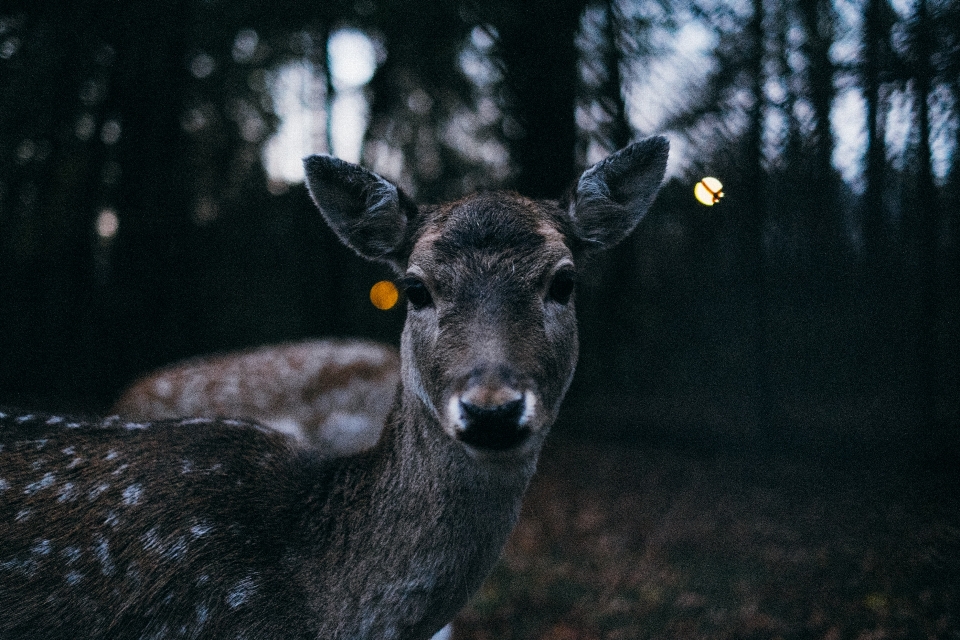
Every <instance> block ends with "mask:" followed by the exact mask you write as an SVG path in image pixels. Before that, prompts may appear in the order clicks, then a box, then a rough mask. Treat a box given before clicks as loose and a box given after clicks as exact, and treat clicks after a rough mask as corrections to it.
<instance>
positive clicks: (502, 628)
mask: <svg viewBox="0 0 960 640" xmlns="http://www.w3.org/2000/svg"><path fill="white" fill-rule="evenodd" d="M894 466H895V467H896V468H892V467H894ZM958 469H960V467H958ZM958 469H954V470H949V469H948V470H945V471H944V470H938V472H937V473H934V474H930V473H927V470H925V469H923V467H922V466H920V465H916V464H913V465H911V464H902V465H890V464H878V463H877V462H873V463H865V462H862V461H849V460H848V461H845V462H838V461H837V460H832V461H827V460H823V459H805V460H799V461H798V460H791V459H789V458H787V457H783V458H778V457H777V456H773V455H769V454H767V455H760V454H757V453H752V454H749V455H748V454H744V455H742V456H738V455H736V454H734V453H730V452H727V453H725V454H716V453H702V452H701V453H683V452H680V451H677V450H664V449H657V448H642V447H635V448H624V447H618V446H613V445H597V444H586V443H581V442H576V441H571V440H569V439H566V440H565V439H562V438H561V439H554V440H552V441H550V442H549V444H548V446H547V448H546V449H545V451H544V454H543V456H542V458H541V463H540V467H539V470H538V472H537V475H536V477H535V478H534V481H533V483H532V485H531V487H530V492H529V493H528V495H527V498H526V501H525V503H524V508H523V512H522V515H521V518H520V522H519V524H518V526H517V528H516V530H515V531H514V533H513V535H512V536H511V538H510V540H509V542H508V543H507V546H506V549H505V552H504V555H503V558H502V560H501V562H500V563H499V564H498V565H497V567H496V569H495V570H494V571H493V574H492V575H491V576H490V578H489V579H488V580H487V582H486V583H485V584H484V586H483V587H482V589H481V591H480V592H479V593H478V594H477V596H476V597H475V598H474V599H473V601H472V602H471V604H470V605H469V606H468V607H467V608H466V609H465V610H464V611H463V612H461V614H460V615H459V616H458V618H457V619H456V622H455V625H454V639H455V640H511V639H518V640H519V639H523V640H595V639H596V640H600V639H610V640H613V639H634V638H638V639H639V638H650V639H654V638H656V639H661V638H664V639H665V638H771V639H772V638H784V639H786V638H818V639H824V640H840V639H846V638H850V639H855V640H877V639H880V638H960V492H958V491H957V488H958V484H957V482H956V477H954V476H953V474H960V470H958Z"/></svg>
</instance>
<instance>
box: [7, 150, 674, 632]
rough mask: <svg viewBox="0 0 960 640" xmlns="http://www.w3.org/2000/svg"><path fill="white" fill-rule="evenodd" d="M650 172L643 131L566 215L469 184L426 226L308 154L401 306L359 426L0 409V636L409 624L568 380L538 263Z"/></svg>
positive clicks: (563, 256)
mask: <svg viewBox="0 0 960 640" xmlns="http://www.w3.org/2000/svg"><path fill="white" fill-rule="evenodd" d="M665 164H666V141H665V140H662V139H654V140H648V141H645V142H641V143H638V144H636V145H633V146H632V147H628V148H627V149H625V150H623V151H621V152H619V153H618V154H615V155H614V156H611V158H610V159H608V160H607V161H604V162H602V163H600V164H599V165H597V166H595V167H594V168H592V169H590V170H589V171H587V172H586V173H585V174H584V176H583V177H582V178H581V180H580V183H579V186H578V188H577V192H576V201H577V202H578V204H576V205H574V206H572V207H571V208H570V210H569V211H567V210H565V209H562V208H561V207H560V206H559V205H558V204H557V203H551V202H535V203H533V205H528V204H526V203H523V202H521V201H519V200H518V199H517V198H516V197H515V196H511V195H509V194H500V195H497V194H485V195H480V196H476V197H472V198H467V199H464V200H462V201H460V202H459V203H458V204H457V205H455V206H451V207H449V208H448V209H446V214H445V215H446V217H445V218H444V219H443V220H442V221H441V220H440V218H439V217H437V216H434V215H433V213H432V212H434V211H436V210H435V209H431V210H424V211H420V210H418V209H416V208H415V207H414V206H413V205H412V204H411V203H410V202H409V201H408V200H407V199H406V198H405V197H403V196H402V194H400V193H399V192H398V190H397V189H396V188H395V187H393V186H392V185H390V184H389V183H387V182H386V181H385V180H383V179H382V178H380V177H378V176H376V175H374V174H371V173H369V172H366V171H364V170H363V169H361V168H359V167H356V166H354V165H349V164H347V163H344V162H342V161H339V160H336V159H332V158H319V157H313V158H309V159H308V160H307V161H306V168H307V176H308V181H309V186H310V189H311V194H312V196H313V197H314V199H315V201H316V203H317V205H318V207H319V208H320V210H321V213H322V214H323V215H324V217H325V218H326V219H327V221H328V223H329V224H330V225H331V226H332V227H333V229H334V230H335V231H336V232H337V233H338V235H340V237H341V238H342V239H343V240H344V242H346V243H347V244H348V245H349V246H351V247H353V248H354V249H355V250H356V251H357V252H358V253H360V254H361V255H363V256H365V257H368V258H370V259H376V260H382V261H385V262H388V263H389V264H391V265H393V266H394V268H395V269H397V271H398V272H399V273H402V274H405V278H406V280H405V282H406V283H407V287H408V293H413V292H414V291H416V299H417V300H419V301H420V303H422V304H416V305H415V304H413V303H412V302H411V305H410V307H409V309H408V315H407V322H406V325H405V327H404V332H403V337H402V343H401V386H400V390H399V393H398V395H397V397H396V401H395V404H394V406H393V409H392V410H391V413H390V416H389V418H388V420H387V424H386V426H385V428H384V431H383V435H382V437H381V438H380V441H379V442H378V443H377V445H376V446H375V447H374V448H373V449H371V450H369V451H364V452H361V453H359V454H357V455H354V456H348V457H344V458H337V459H333V460H322V459H320V458H319V457H318V456H317V455H316V454H315V453H313V452H312V451H310V450H306V449H302V448H295V447H293V446H291V443H290V441H289V439H288V438H285V437H284V436H282V435H280V434H278V433H276V432H272V431H269V430H266V429H264V428H262V427H259V426H257V425H255V424H249V423H243V422H239V421H233V420H216V421H210V422H209V423H204V424H202V425H197V424H195V420H181V421H170V422H157V423H149V424H137V423H125V422H123V421H120V420H118V419H108V420H102V421H97V420H93V421H76V422H71V421H68V420H65V419H62V418H56V417H53V418H51V417H47V416H36V415H30V414H16V413H11V412H6V411H0V413H2V414H3V415H2V416H0V443H2V446H3V448H2V449H0V637H2V638H4V639H20V638H31V639H35V638H37V639H51V638H167V637H172V638H256V639H258V640H271V639H279V638H313V639H324V640H346V639H348V638H349V639H373V638H377V639H387V640H389V639H403V640H423V639H425V638H429V636H430V635H431V634H433V633H434V632H436V631H437V630H438V629H440V628H441V627H442V626H443V625H444V624H445V623H446V622H447V621H449V620H450V618H451V617H452V616H453V615H454V614H455V613H456V611H457V610H458V609H459V608H460V607H461V606H462V605H463V604H464V603H465V602H466V601H467V599H468V598H469V597H470V596H471V594H472V593H474V592H475V590H476V589H477V588H478V587H479V585H480V584H481V582H482V581H483V579H484V577H485V576H486V574H487V573H488V571H489V570H490V568H491V567H492V566H493V564H494V562H496V560H497V557H498V555H499V553H500V550H501V548H502V545H503V543H504V541H505V539H506V537H507V535H508V534H509V532H510V530H511V528H512V527H513V525H514V523H515V521H516V518H517V514H518V511H519V508H520V503H521V500H522V498H523V494H524V492H525V491H526V488H527V484H528V483H529V480H530V477H531V476H532V474H533V472H534V469H535V467H536V461H537V456H538V454H539V450H540V447H541V445H542V443H543V439H544V438H545V437H546V434H547V431H548V430H549V428H550V425H551V423H552V422H553V420H554V418H555V417H556V412H557V410H558V408H559V404H560V401H561V399H562V397H563V394H564V392H565V390H566V386H567V384H568V383H569V379H570V376H571V375H572V372H573V367H574V363H575V362H576V355H577V354H576V345H577V342H576V331H577V329H576V318H575V313H574V309H573V302H574V298H573V297H572V296H571V295H567V293H569V292H567V293H556V291H557V289H556V288H555V287H554V286H553V285H554V283H555V282H557V281H558V280H560V279H562V280H564V281H567V282H569V280H567V279H566V276H564V277H563V278H560V277H558V274H560V273H562V274H566V275H569V272H570V271H571V270H573V269H575V268H576V265H577V261H578V260H579V259H580V257H581V256H582V255H583V253H584V252H585V251H589V250H593V249H599V248H602V247H604V246H608V245H609V244H610V243H611V242H613V241H616V240H617V239H620V238H622V237H624V236H625V235H626V234H627V233H629V232H630V230H631V229H633V227H634V226H635V225H636V224H637V221H638V220H639V219H640V217H641V216H642V215H643V213H644V211H645V209H646V206H647V205H648V204H649V202H650V201H651V200H652V198H653V196H654V194H655V192H656V189H657V187H658V185H659V183H660V180H661V179H662V177H663V171H664V166H665ZM581 200H582V202H580V201H581ZM545 224H546V225H550V226H551V227H553V229H554V230H555V232H556V233H559V234H562V235H563V236H564V237H565V238H566V239H567V242H566V243H565V244H564V245H563V246H558V245H556V244H555V243H553V244H551V243H550V242H549V241H550V238H551V237H552V236H553V234H552V233H548V234H544V233H543V231H542V229H543V225H545ZM428 228H436V229H437V231H438V235H437V237H436V239H435V240H433V241H431V242H427V243H425V244H424V245H423V246H422V247H421V248H422V251H421V249H418V250H417V253H416V255H411V253H410V252H411V249H412V248H413V247H414V246H417V241H418V240H419V239H421V238H422V237H423V234H422V231H423V230H425V229H428ZM421 286H422V287H423V288H422V289H420V288H418V287H421ZM561 290H562V288H561ZM428 293H429V295H427V294H428ZM518 409H520V410H518ZM197 426H202V428H197Z"/></svg>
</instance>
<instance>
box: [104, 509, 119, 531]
mask: <svg viewBox="0 0 960 640" xmlns="http://www.w3.org/2000/svg"><path fill="white" fill-rule="evenodd" d="M119 523H120V518H118V517H117V512H116V511H109V512H107V519H106V520H104V521H103V524H105V525H109V526H111V527H115V526H117V525H118V524H119Z"/></svg>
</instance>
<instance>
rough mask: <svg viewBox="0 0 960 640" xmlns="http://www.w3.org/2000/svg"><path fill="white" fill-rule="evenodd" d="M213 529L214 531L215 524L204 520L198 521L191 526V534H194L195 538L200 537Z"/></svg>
mask: <svg viewBox="0 0 960 640" xmlns="http://www.w3.org/2000/svg"><path fill="white" fill-rule="evenodd" d="M211 531H213V525H211V524H210V523H208V522H203V521H201V522H198V523H197V524H195V525H193V526H192V527H190V535H192V536H193V537H194V538H200V537H202V536H205V535H207V534H208V533H210V532H211Z"/></svg>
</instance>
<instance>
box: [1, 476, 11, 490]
mask: <svg viewBox="0 0 960 640" xmlns="http://www.w3.org/2000/svg"><path fill="white" fill-rule="evenodd" d="M9 488H10V483H9V482H7V481H6V480H4V479H3V478H0V493H2V492H4V491H6V490H7V489H9Z"/></svg>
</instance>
